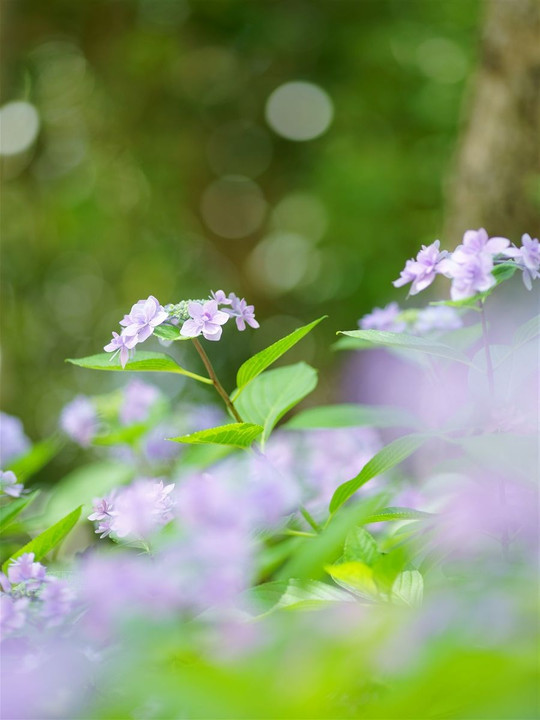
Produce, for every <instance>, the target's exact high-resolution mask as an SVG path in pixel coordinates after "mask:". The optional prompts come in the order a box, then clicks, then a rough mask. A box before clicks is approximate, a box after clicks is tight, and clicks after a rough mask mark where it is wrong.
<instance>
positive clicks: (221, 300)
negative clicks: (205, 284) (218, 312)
mask: <svg viewBox="0 0 540 720" xmlns="http://www.w3.org/2000/svg"><path fill="white" fill-rule="evenodd" d="M210 297H211V299H212V300H215V301H216V302H217V304H218V305H230V304H231V303H232V300H231V298H230V297H227V295H225V293H224V291H223V290H216V291H215V292H214V291H213V290H212V292H211V293H210Z"/></svg>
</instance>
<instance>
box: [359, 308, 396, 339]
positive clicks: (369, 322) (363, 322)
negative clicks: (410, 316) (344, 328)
mask: <svg viewBox="0 0 540 720" xmlns="http://www.w3.org/2000/svg"><path fill="white" fill-rule="evenodd" d="M400 314H401V308H400V307H399V305H398V304H397V303H396V302H391V303H389V304H388V305H387V306H386V307H384V308H373V310H372V311H371V312H370V313H368V314H367V315H364V317H362V318H360V320H359V321H358V325H359V326H360V328H361V329H362V330H386V331H388V332H395V333H400V332H403V331H404V330H405V329H406V328H407V323H406V322H404V321H403V320H398V317H399V315H400Z"/></svg>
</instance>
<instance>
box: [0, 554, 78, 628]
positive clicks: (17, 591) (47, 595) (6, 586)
mask: <svg viewBox="0 0 540 720" xmlns="http://www.w3.org/2000/svg"><path fill="white" fill-rule="evenodd" d="M0 587H1V590H2V591H1V593H0V606H1V613H0V622H1V625H0V632H1V637H5V636H6V635H8V634H12V633H14V632H16V631H18V630H21V629H22V628H23V627H24V628H27V626H28V624H30V623H32V624H35V625H37V626H38V627H49V626H52V625H57V624H59V623H60V622H61V621H62V620H63V619H64V618H65V617H66V615H67V614H68V613H69V612H70V611H71V609H72V607H73V601H74V597H75V594H74V592H73V590H72V589H71V588H70V587H69V585H68V584H67V583H66V582H65V581H64V580H60V579H59V578H56V577H51V576H50V575H47V568H46V567H45V566H44V565H42V564H41V563H39V562H35V555H34V553H24V554H23V555H21V556H20V557H18V558H16V559H15V560H12V561H11V562H10V564H9V567H8V570H7V576H6V575H4V574H3V573H0Z"/></svg>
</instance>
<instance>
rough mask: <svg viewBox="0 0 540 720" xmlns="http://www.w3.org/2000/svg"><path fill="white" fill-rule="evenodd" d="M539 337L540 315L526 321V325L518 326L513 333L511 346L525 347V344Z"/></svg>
mask: <svg viewBox="0 0 540 720" xmlns="http://www.w3.org/2000/svg"><path fill="white" fill-rule="evenodd" d="M539 335H540V315H536V316H535V317H533V318H531V319H530V320H527V322H526V323H523V325H520V327H518V329H517V330H516V332H515V333H514V339H513V341H512V344H513V345H514V346H515V347H516V346H517V347H519V346H521V345H525V343H528V342H530V341H531V340H534V339H535V338H537V337H538V336H539Z"/></svg>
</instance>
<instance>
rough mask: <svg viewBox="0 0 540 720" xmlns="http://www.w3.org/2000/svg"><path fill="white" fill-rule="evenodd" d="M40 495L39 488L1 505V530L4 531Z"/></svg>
mask: <svg viewBox="0 0 540 720" xmlns="http://www.w3.org/2000/svg"><path fill="white" fill-rule="evenodd" d="M38 495H39V490H37V491H36V492H33V493H32V494H31V495H23V496H22V497H20V498H16V499H14V500H11V501H10V502H9V503H7V505H2V506H1V507H0V532H3V531H4V530H5V528H7V526H8V525H9V523H10V522H11V521H12V520H14V519H15V518H16V517H17V515H18V514H19V513H21V512H22V511H23V510H24V509H25V508H26V507H28V505H30V503H31V502H33V501H34V500H35V499H36V498H37V496H38Z"/></svg>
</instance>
